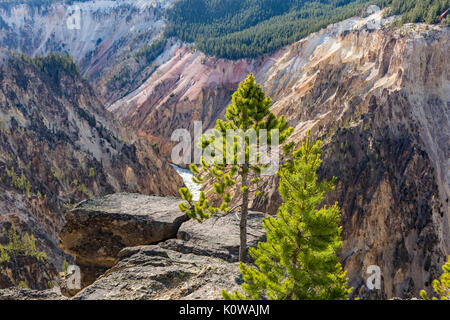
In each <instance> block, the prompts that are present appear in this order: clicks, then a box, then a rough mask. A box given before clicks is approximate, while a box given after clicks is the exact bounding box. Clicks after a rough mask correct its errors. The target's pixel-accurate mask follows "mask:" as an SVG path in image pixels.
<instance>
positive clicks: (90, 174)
mask: <svg viewBox="0 0 450 320" xmlns="http://www.w3.org/2000/svg"><path fill="white" fill-rule="evenodd" d="M89 177H90V178H93V177H95V169H94V168H89Z"/></svg>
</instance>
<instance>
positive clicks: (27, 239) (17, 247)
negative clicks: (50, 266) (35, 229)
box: [0, 228, 47, 262]
mask: <svg viewBox="0 0 450 320" xmlns="http://www.w3.org/2000/svg"><path fill="white" fill-rule="evenodd" d="M3 231H4V232H5V230H3ZM18 255H27V256H32V257H35V258H36V259H38V260H39V261H45V260H47V255H46V254H45V252H42V251H38V250H37V248H36V238H35V237H34V234H33V233H31V234H29V233H28V232H26V233H25V235H24V236H23V237H21V236H20V234H19V233H18V232H17V231H16V230H14V229H12V228H11V229H9V231H8V244H7V245H6V246H4V247H3V246H2V245H0V262H4V261H9V260H11V258H14V257H16V256H18Z"/></svg>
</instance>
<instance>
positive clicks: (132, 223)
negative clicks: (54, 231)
mask: <svg viewBox="0 0 450 320" xmlns="http://www.w3.org/2000/svg"><path fill="white" fill-rule="evenodd" d="M178 202H179V200H178V199H172V198H164V197H156V196H145V195H140V194H113V195H108V196H105V197H103V198H95V199H90V200H87V201H84V202H82V203H80V204H79V205H77V207H75V208H74V209H72V210H71V211H69V212H68V213H67V214H66V217H65V218H66V224H65V226H64V228H63V229H62V230H61V233H60V237H61V247H62V248H63V250H64V251H65V252H66V253H69V254H71V255H73V256H74V257H75V258H76V260H75V262H76V264H78V265H79V266H80V267H82V275H83V276H82V282H83V285H84V286H86V285H87V284H89V283H91V282H92V281H93V280H95V278H96V277H97V276H98V274H99V272H100V273H101V272H102V271H104V270H105V269H107V268H109V267H112V266H113V265H114V261H115V260H116V258H117V255H118V253H119V251H120V250H121V249H123V248H125V247H133V246H137V245H146V244H154V243H158V242H161V241H164V240H167V239H171V238H175V237H176V234H177V231H178V229H179V228H180V226H181V224H182V223H183V222H185V221H187V220H188V218H187V216H186V215H184V214H183V213H182V212H181V211H180V210H179V208H178ZM93 271H94V272H95V273H94V274H92V272H93Z"/></svg>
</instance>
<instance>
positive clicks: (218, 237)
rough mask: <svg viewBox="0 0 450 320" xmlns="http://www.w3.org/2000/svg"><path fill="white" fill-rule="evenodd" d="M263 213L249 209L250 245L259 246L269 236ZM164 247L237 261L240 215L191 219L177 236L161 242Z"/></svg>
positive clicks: (248, 235) (248, 239)
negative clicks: (200, 221)
mask: <svg viewBox="0 0 450 320" xmlns="http://www.w3.org/2000/svg"><path fill="white" fill-rule="evenodd" d="M264 217H265V215H264V214H263V213H259V212H249V216H248V226H247V231H248V232H247V245H248V247H255V246H256V245H257V244H258V242H259V241H264V240H265V235H266V233H265V231H264V229H263V228H262V219H263V218H264ZM161 247H163V248H166V249H170V250H174V251H178V252H182V253H193V254H196V255H201V256H211V257H216V258H220V259H223V260H226V261H228V262H236V261H238V260H239V219H238V217H237V216H235V215H234V214H229V215H227V216H224V217H219V216H213V217H211V218H210V219H208V220H205V221H204V222H203V223H198V222H197V221H194V220H190V221H188V222H185V223H183V224H182V225H181V227H180V229H179V231H178V236H177V239H171V240H168V241H165V242H164V243H161Z"/></svg>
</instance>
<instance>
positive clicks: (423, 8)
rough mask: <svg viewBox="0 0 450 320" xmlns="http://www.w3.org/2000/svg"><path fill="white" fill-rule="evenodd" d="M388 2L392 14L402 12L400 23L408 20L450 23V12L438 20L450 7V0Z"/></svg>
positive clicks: (392, 0)
mask: <svg viewBox="0 0 450 320" xmlns="http://www.w3.org/2000/svg"><path fill="white" fill-rule="evenodd" d="M386 2H388V3H389V6H390V7H391V9H392V10H391V13H392V14H396V15H398V14H402V18H401V20H400V24H403V23H408V22H425V23H428V24H433V23H439V22H441V23H444V24H446V25H449V24H450V18H449V16H450V15H449V14H447V15H446V16H445V17H444V18H443V19H442V21H438V17H439V16H441V15H442V14H443V13H444V12H445V11H446V10H447V9H448V8H450V0H415V1H411V0H391V1H386Z"/></svg>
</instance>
